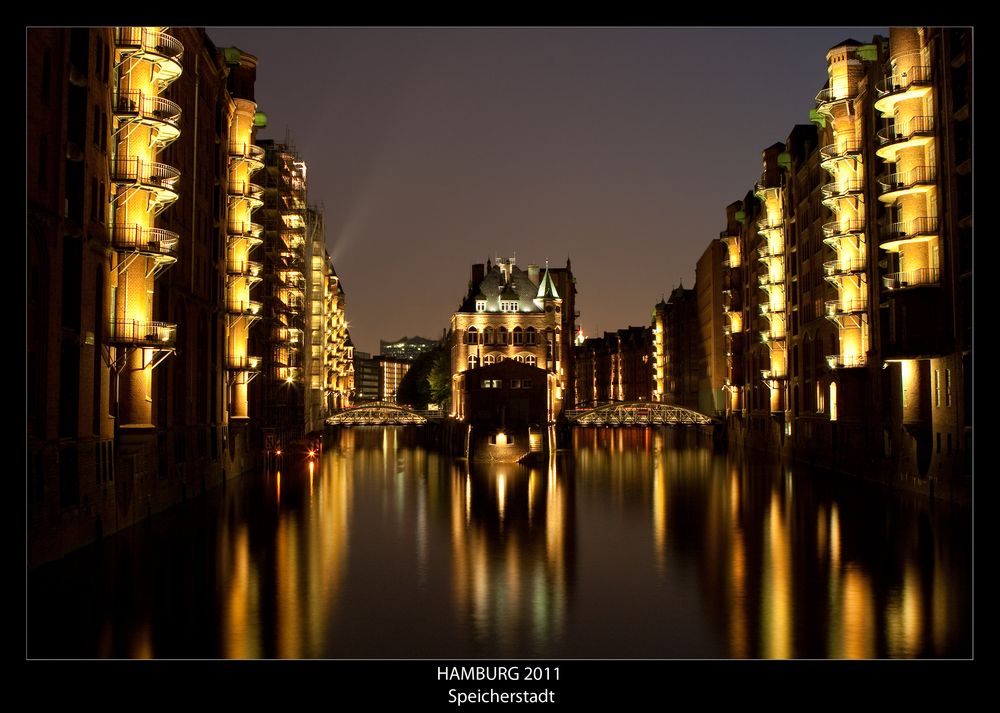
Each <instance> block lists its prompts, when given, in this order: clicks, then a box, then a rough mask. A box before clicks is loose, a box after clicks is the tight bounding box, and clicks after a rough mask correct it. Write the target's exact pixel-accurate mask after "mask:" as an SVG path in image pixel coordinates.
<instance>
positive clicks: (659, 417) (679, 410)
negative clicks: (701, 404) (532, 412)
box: [565, 401, 715, 426]
mask: <svg viewBox="0 0 1000 713" xmlns="http://www.w3.org/2000/svg"><path fill="white" fill-rule="evenodd" d="M565 415H566V420H567V421H569V422H570V423H572V424H574V425H577V426H660V425H672V424H675V425H686V426H695V425H709V424H712V423H714V422H715V421H714V420H713V419H712V418H711V417H710V416H706V415H705V414H703V413H699V412H698V411H692V410H691V409H687V408H684V407H682V406H675V405H674V404H664V403H660V402H658V401H615V402H612V403H609V404H605V405H603V406H598V407H596V408H592V409H578V410H575V411H567V412H566V414H565Z"/></svg>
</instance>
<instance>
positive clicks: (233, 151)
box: [229, 141, 264, 166]
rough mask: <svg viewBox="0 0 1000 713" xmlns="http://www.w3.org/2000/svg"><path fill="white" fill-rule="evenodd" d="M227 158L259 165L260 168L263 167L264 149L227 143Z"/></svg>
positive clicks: (241, 143)
mask: <svg viewBox="0 0 1000 713" xmlns="http://www.w3.org/2000/svg"><path fill="white" fill-rule="evenodd" d="M229 156H230V157H231V158H240V159H246V160H247V161H251V162H253V163H259V164H260V165H261V166H263V165H264V149H262V148H261V147H260V146H256V145H254V144H251V143H243V142H239V141H231V142H229Z"/></svg>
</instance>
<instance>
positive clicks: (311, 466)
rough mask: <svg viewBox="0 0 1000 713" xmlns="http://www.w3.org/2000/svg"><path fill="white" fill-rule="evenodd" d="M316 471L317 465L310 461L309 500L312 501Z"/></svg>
mask: <svg viewBox="0 0 1000 713" xmlns="http://www.w3.org/2000/svg"><path fill="white" fill-rule="evenodd" d="M315 470H316V464H315V463H314V462H312V461H309V499H310V500H312V499H313V475H314V473H313V471H315Z"/></svg>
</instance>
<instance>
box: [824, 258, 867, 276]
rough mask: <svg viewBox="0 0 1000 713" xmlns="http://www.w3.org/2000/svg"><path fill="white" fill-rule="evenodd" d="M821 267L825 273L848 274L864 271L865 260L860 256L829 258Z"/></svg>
mask: <svg viewBox="0 0 1000 713" xmlns="http://www.w3.org/2000/svg"><path fill="white" fill-rule="evenodd" d="M823 269H824V270H825V271H826V274H827V275H848V274H851V273H855V272H864V271H865V260H864V259H862V258H848V259H846V260H830V261H828V262H824V263H823Z"/></svg>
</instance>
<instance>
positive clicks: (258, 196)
mask: <svg viewBox="0 0 1000 713" xmlns="http://www.w3.org/2000/svg"><path fill="white" fill-rule="evenodd" d="M229 196H230V198H233V199H235V200H247V201H250V202H251V203H256V204H257V205H258V206H261V205H263V204H264V189H263V188H261V187H260V186H258V185H257V184H255V183H250V182H249V181H233V182H232V183H230V184H229Z"/></svg>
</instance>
